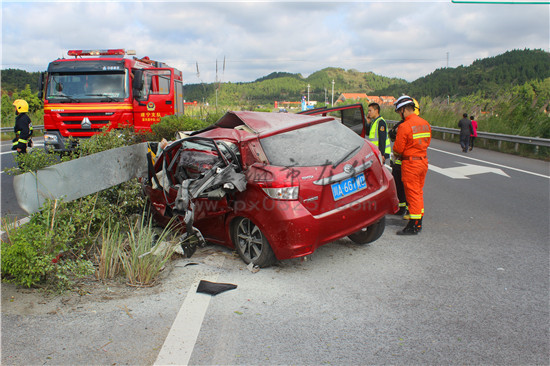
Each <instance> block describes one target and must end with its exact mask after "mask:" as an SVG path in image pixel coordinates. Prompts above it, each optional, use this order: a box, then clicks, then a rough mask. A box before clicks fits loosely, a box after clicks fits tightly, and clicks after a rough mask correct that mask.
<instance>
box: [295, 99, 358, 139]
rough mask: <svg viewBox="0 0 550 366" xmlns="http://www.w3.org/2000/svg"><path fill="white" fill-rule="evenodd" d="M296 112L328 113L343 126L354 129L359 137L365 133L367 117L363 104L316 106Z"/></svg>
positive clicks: (325, 114) (310, 113)
mask: <svg viewBox="0 0 550 366" xmlns="http://www.w3.org/2000/svg"><path fill="white" fill-rule="evenodd" d="M298 113H299V114H307V115H309V116H312V115H323V116H327V115H328V116H333V117H337V118H339V119H340V121H341V122H342V123H343V124H344V125H345V126H347V127H349V128H350V129H351V130H352V131H354V132H355V133H357V134H358V135H360V136H361V137H365V136H366V134H367V119H366V117H365V111H364V109H363V105H362V104H360V103H357V104H350V105H344V106H341V107H333V108H317V109H311V110H306V111H302V112H298Z"/></svg>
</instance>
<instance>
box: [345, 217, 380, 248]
mask: <svg viewBox="0 0 550 366" xmlns="http://www.w3.org/2000/svg"><path fill="white" fill-rule="evenodd" d="M385 228H386V217H382V218H381V219H380V221H377V222H375V223H374V224H372V225H370V226H367V227H366V228H363V229H361V230H359V231H358V232H356V233H353V234H351V235H349V236H348V238H350V239H351V241H353V242H354V243H357V244H368V243H372V242H373V241H375V240H376V239H378V238H379V237H381V236H382V234H383V233H384V229H385Z"/></svg>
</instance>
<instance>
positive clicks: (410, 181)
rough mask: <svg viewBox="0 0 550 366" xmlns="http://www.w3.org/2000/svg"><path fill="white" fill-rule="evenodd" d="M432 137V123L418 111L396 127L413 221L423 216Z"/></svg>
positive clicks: (397, 142)
mask: <svg viewBox="0 0 550 366" xmlns="http://www.w3.org/2000/svg"><path fill="white" fill-rule="evenodd" d="M431 139H432V129H431V127H430V124H429V123H428V122H427V121H426V120H424V119H423V118H421V117H419V116H418V115H416V114H410V115H409V116H407V117H405V120H404V122H403V123H402V124H401V125H400V126H399V128H398V129H397V136H396V138H395V143H394V145H393V151H394V153H396V154H398V155H399V156H401V161H402V164H401V177H402V180H403V185H404V187H405V196H406V197H407V203H408V205H409V213H410V219H411V220H420V219H422V216H423V215H424V180H425V178H426V173H427V172H428V156H427V151H428V146H429V145H430V141H431Z"/></svg>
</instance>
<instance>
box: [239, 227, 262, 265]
mask: <svg viewBox="0 0 550 366" xmlns="http://www.w3.org/2000/svg"><path fill="white" fill-rule="evenodd" d="M237 243H238V245H239V248H240V250H241V252H242V253H243V255H244V256H245V257H246V258H247V259H250V260H251V261H252V260H254V259H256V258H258V257H259V256H260V254H261V252H262V246H263V235H262V232H261V231H260V229H259V228H258V227H257V226H256V225H254V224H253V223H252V221H250V220H249V219H244V220H242V221H241V222H240V223H239V226H238V228H237Z"/></svg>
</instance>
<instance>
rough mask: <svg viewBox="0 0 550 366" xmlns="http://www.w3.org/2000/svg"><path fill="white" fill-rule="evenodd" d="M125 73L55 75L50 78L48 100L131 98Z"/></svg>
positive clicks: (76, 100) (118, 99) (73, 101)
mask: <svg viewBox="0 0 550 366" xmlns="http://www.w3.org/2000/svg"><path fill="white" fill-rule="evenodd" d="M127 85H128V82H127V77H126V74H125V73H124V72H120V71H119V72H116V73H115V72H111V73H105V72H101V73H85V74H79V73H53V74H50V75H49V77H48V90H47V95H46V98H47V99H59V100H60V101H61V102H71V103H75V102H80V101H82V100H86V101H115V100H116V101H120V100H122V99H124V98H127V97H128V96H129V92H128V86H127Z"/></svg>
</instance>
